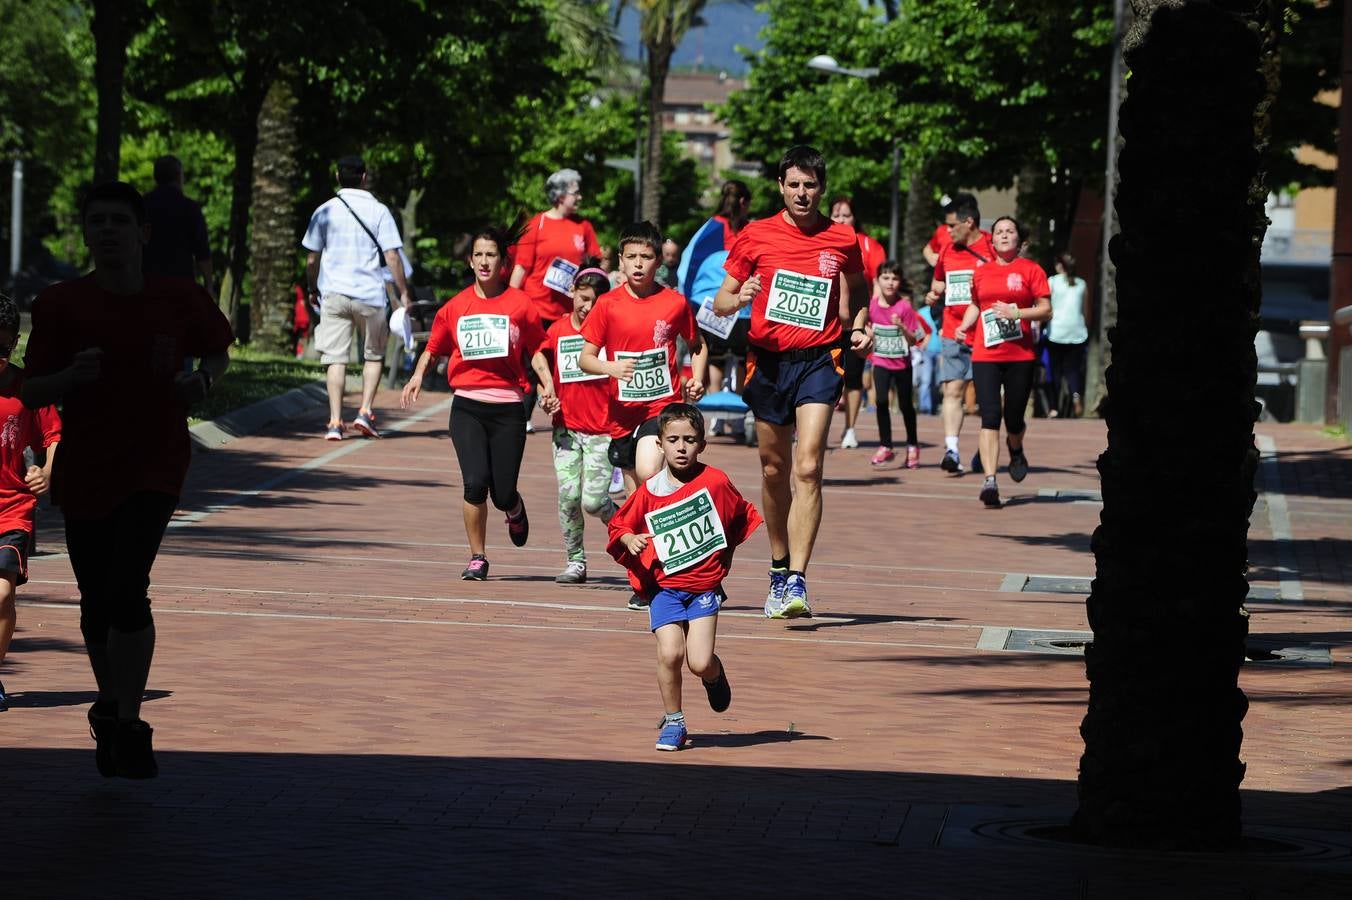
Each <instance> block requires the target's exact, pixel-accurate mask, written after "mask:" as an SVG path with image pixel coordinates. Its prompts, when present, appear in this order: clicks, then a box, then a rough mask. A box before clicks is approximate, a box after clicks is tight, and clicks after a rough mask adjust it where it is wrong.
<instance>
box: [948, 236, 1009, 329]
mask: <svg viewBox="0 0 1352 900" xmlns="http://www.w3.org/2000/svg"><path fill="white" fill-rule="evenodd" d="M993 259H995V248H994V247H992V246H991V236H990V235H989V234H987V233H986V232H984V231H983V232H981V233H980V236H979V237H978V238H977V239H976V240H975V241H969V242H967V243H966V244H964V245H963V246H961V247H959V246H958V245H957V244H949V245H948V246H947V247H945V248H944V249H942V250H940V251H939V259H938V260H937V261H936V262H935V263H934V280H935V281H942V282H944V285H945V288H944V296H943V303H944V321H943V325H942V327H941V328H940V329H939V334H940V335H942V336H943V337H946V338H952V337H953V332H954V331H956V330H957V328H958V326H959V325H961V324H962V316H963V313H965V312H967V304H969V303H970V302H971V300H972V275H973V273H975V272H976V270H977V269H978V268H980V267H981V266H983V265H985V264H986V263H988V262H990V261H991V260H993ZM971 344H972V333H971V332H968V333H967V345H968V346H971Z"/></svg>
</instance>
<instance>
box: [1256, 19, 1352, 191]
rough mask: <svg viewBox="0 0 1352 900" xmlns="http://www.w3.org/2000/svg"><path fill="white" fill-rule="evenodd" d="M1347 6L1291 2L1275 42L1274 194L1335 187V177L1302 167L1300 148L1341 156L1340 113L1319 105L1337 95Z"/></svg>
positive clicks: (1267, 162) (1270, 162)
mask: <svg viewBox="0 0 1352 900" xmlns="http://www.w3.org/2000/svg"><path fill="white" fill-rule="evenodd" d="M1345 2H1346V0H1288V2H1286V3H1285V4H1274V5H1275V6H1277V7H1279V10H1280V13H1281V23H1280V33H1279V35H1278V37H1277V46H1278V50H1277V52H1278V54H1279V75H1278V78H1279V80H1280V87H1279V88H1278V91H1277V96H1276V98H1275V100H1274V102H1273V104H1272V132H1271V138H1270V142H1269V144H1268V145H1267V152H1266V154H1265V157H1264V166H1265V168H1266V169H1267V171H1268V183H1269V184H1271V185H1272V187H1273V189H1274V190H1279V189H1282V188H1285V189H1286V190H1288V191H1292V192H1294V191H1295V190H1298V189H1299V188H1302V187H1316V186H1319V187H1331V186H1332V185H1333V175H1334V173H1333V171H1332V170H1330V169H1321V168H1318V167H1317V166H1313V165H1309V164H1307V163H1302V162H1301V161H1299V160H1297V159H1296V155H1295V151H1296V149H1297V148H1299V147H1301V146H1304V145H1309V146H1312V147H1314V148H1315V149H1317V150H1321V151H1323V152H1324V153H1327V154H1329V155H1330V156H1336V155H1337V151H1338V148H1337V145H1336V135H1337V129H1338V108H1337V107H1336V106H1333V105H1332V104H1331V103H1328V102H1322V101H1321V100H1320V99H1318V95H1319V94H1320V93H1321V92H1333V91H1336V90H1337V89H1338V82H1339V64H1340V61H1341V58H1342V54H1343V53H1346V52H1348V50H1347V49H1346V48H1344V47H1342V20H1343V4H1344V3H1345Z"/></svg>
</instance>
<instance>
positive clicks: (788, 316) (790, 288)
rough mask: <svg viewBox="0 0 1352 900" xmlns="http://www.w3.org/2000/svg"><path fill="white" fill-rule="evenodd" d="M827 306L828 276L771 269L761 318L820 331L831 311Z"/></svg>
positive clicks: (828, 299) (828, 304) (828, 295)
mask: <svg viewBox="0 0 1352 900" xmlns="http://www.w3.org/2000/svg"><path fill="white" fill-rule="evenodd" d="M834 314H835V311H834V310H833V309H832V308H831V279H829V278H821V277H818V276H816V275H800V274H799V273H797V272H789V271H787V270H785V269H778V270H776V271H775V277H774V278H773V279H771V281H770V299H769V300H767V301H766V303H765V318H767V319H769V320H770V321H771V322H779V323H781V324H783V325H796V326H797V327H799V328H810V329H812V330H813V331H821V330H822V329H824V328H825V327H826V320H827V318H829V317H830V316H832V315H834Z"/></svg>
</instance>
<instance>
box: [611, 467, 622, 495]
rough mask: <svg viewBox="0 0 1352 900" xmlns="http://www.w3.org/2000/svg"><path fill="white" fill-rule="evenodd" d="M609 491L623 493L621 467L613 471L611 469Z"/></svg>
mask: <svg viewBox="0 0 1352 900" xmlns="http://www.w3.org/2000/svg"><path fill="white" fill-rule="evenodd" d="M610 493H612V494H623V493H624V470H623V469H615V470H614V471H612V472H611V473H610Z"/></svg>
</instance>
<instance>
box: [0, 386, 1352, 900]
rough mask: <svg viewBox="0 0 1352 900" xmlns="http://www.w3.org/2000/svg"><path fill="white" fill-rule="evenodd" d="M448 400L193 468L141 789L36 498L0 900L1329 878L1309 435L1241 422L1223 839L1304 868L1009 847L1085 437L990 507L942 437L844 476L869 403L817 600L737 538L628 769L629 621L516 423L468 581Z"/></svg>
mask: <svg viewBox="0 0 1352 900" xmlns="http://www.w3.org/2000/svg"><path fill="white" fill-rule="evenodd" d="M382 403H383V404H384V408H385V409H392V407H393V406H394V396H393V395H392V394H389V395H386V394H383V395H382ZM447 412H448V408H447V397H446V395H445V394H437V393H429V394H426V395H424V399H423V402H422V404H421V405H420V407H419V410H418V412H417V414H416V415H414V416H411V417H403V416H402V414H399V413H398V412H397V411H393V410H392V411H391V412H389V413H387V414H386V415H385V416H384V417H383V423H384V424H385V425H386V426H387V427H393V428H395V429H398V430H394V431H391V432H390V433H389V435H388V436H387V437H386V438H385V439H383V440H381V441H359V440H352V441H345V442H343V443H342V444H339V445H334V444H328V443H325V442H323V441H320V440H317V439H316V437H315V435H316V434H317V433H318V427H319V424H320V420H319V419H318V418H316V419H313V420H309V421H301V422H297V423H295V424H294V425H291V426H287V427H284V428H277V429H273V430H271V431H269V432H267V433H265V434H262V435H259V436H255V437H250V438H245V439H241V440H239V441H237V442H235V443H233V444H231V445H230V446H229V447H228V448H226V449H224V450H220V451H215V452H213V453H210V454H204V455H202V456H199V458H198V459H197V461H196V463H195V468H194V471H193V474H192V476H191V478H190V483H189V490H188V492H187V494H186V496H185V497H184V503H183V511H182V512H181V513H180V515H179V517H178V520H177V521H176V526H175V528H174V529H173V530H172V531H171V533H170V535H169V537H168V539H167V540H166V543H165V546H164V548H163V551H162V552H161V554H160V559H159V563H158V565H157V567H156V570H155V587H154V589H153V596H154V599H155V609H156V612H157V627H158V631H159V652H158V655H157V657H156V663H155V669H154V671H153V672H152V674H151V685H150V687H151V698H152V699H151V701H150V702H149V703H148V704H147V706H146V709H145V716H146V718H147V719H148V720H150V721H151V722H152V724H153V725H154V726H155V727H156V729H157V731H156V736H155V739H156V746H157V749H158V755H159V759H160V765H161V770H162V775H161V777H160V778H159V779H157V780H155V781H152V782H147V783H132V782H127V781H122V780H111V781H103V780H102V779H99V778H98V776H97V775H96V774H95V772H94V767H93V764H92V745H91V742H90V741H89V739H88V736H87V735H86V734H85V729H84V712H85V708H86V706H87V705H88V703H89V702H90V701H91V699H92V691H91V684H92V681H91V677H90V675H89V673H88V668H87V665H86V663H85V661H84V657H83V653H82V650H81V647H80V643H79V630H78V610H77V608H76V606H75V602H76V593H75V590H74V585H73V579H72V577H71V573H70V568H69V563H68V562H67V560H66V559H65V558H64V557H63V556H62V555H61V554H60V550H61V549H62V546H61V531H60V527H59V518H58V517H57V515H56V514H55V513H48V514H46V516H45V517H44V519H43V528H42V532H41V536H40V541H41V545H42V548H43V549H44V550H45V551H47V552H48V554H49V555H45V556H40V557H38V558H37V559H35V560H34V561H33V564H32V573H31V574H32V577H33V581H32V583H30V585H28V586H27V587H26V588H24V589H23V591H22V593H21V599H20V613H19V615H20V626H19V629H20V630H19V633H18V637H17V638H16V641H15V645H14V648H13V651H12V653H11V656H10V659H9V660H8V661H7V663H6V670H5V672H4V673H3V677H4V679H5V682H6V684H7V685H8V686H9V687H10V689H11V690H12V691H13V692H14V693H15V694H16V699H15V703H14V708H13V709H11V710H10V711H9V712H7V713H4V714H0V785H3V788H2V789H0V822H3V823H4V826H5V827H4V828H3V834H4V839H5V848H6V853H5V862H4V869H3V871H4V876H3V878H4V881H3V882H0V883H2V884H4V885H5V890H4V894H6V895H8V894H9V893H10V890H9V888H10V887H11V886H13V887H14V889H15V896H20V894H19V889H20V888H26V889H28V890H29V891H39V892H41V893H44V894H50V895H74V894H85V893H96V892H97V893H100V894H111V895H122V894H126V895H132V894H145V893H151V894H167V893H170V892H173V893H184V894H192V895H196V896H218V895H219V896H229V895H234V896H238V895H249V896H260V895H270V894H280V893H286V894H289V895H297V896H309V895H316V896H317V895H329V896H331V895H333V894H335V893H336V894H358V893H360V894H373V893H379V894H381V895H389V896H396V895H401V894H449V893H452V892H459V893H470V892H473V893H474V894H477V895H486V894H508V893H522V892H527V891H529V892H532V893H544V894H550V893H558V894H564V893H568V894H577V893H579V892H584V891H585V892H586V893H590V894H600V895H609V894H623V893H639V892H644V893H651V892H658V891H662V890H672V889H676V890H680V889H682V887H683V886H684V885H689V886H690V887H709V888H713V889H716V890H721V891H730V890H738V889H740V890H749V891H757V892H769V891H770V890H779V891H783V892H788V893H803V894H807V893H819V892H821V891H823V890H827V889H830V890H833V891H835V892H837V893H843V894H847V895H857V894H864V893H869V894H883V893H887V894H901V895H912V896H955V897H968V896H1000V895H1013V894H1016V893H1017V894H1020V895H1028V896H1045V897H1086V896H1088V897H1102V896H1147V895H1149V896H1197V895H1198V894H1199V893H1200V892H1201V891H1203V890H1204V891H1205V893H1206V895H1207V896H1217V897H1222V896H1236V897H1240V896H1242V897H1254V896H1263V897H1266V896H1288V895H1292V894H1302V893H1303V894H1304V895H1305V896H1311V897H1314V896H1335V895H1340V894H1341V895H1342V896H1346V879H1347V876H1348V874H1349V873H1350V872H1352V798H1350V797H1349V791H1348V788H1347V787H1346V785H1347V783H1348V777H1349V771H1352V769H1349V767H1352V758H1350V757H1352V753H1350V752H1349V750H1348V747H1349V746H1352V740H1350V739H1352V718H1349V716H1348V715H1347V713H1346V711H1345V710H1346V708H1347V704H1348V700H1349V695H1352V679H1350V678H1349V676H1348V674H1347V672H1348V663H1349V662H1352V633H1350V632H1349V631H1348V629H1347V626H1346V617H1347V614H1348V612H1349V611H1350V610H1352V588H1349V581H1350V580H1352V579H1350V578H1349V576H1350V575H1352V571H1349V569H1350V568H1352V552H1349V550H1350V548H1349V543H1350V542H1352V451H1349V448H1348V447H1347V446H1346V444H1345V443H1344V442H1341V441H1338V440H1336V439H1333V438H1329V437H1326V436H1324V435H1322V434H1321V433H1319V432H1318V431H1317V430H1314V429H1309V428H1299V427H1293V426H1286V427H1280V426H1278V427H1268V426H1264V427H1263V428H1262V430H1261V435H1262V438H1263V441H1264V443H1263V446H1264V447H1266V448H1268V449H1269V451H1270V455H1269V456H1267V457H1266V459H1265V463H1264V465H1263V468H1262V471H1261V473H1260V477H1261V481H1262V483H1261V489H1262V490H1263V491H1264V493H1263V494H1262V495H1261V496H1260V501H1259V504H1258V506H1257V508H1256V509H1255V512H1254V517H1253V527H1252V557H1253V577H1254V588H1255V591H1254V593H1255V599H1253V600H1252V601H1251V603H1250V608H1251V610H1252V612H1253V614H1254V618H1253V623H1252V631H1253V634H1254V642H1253V645H1254V647H1255V648H1256V649H1265V650H1266V651H1268V652H1269V653H1271V654H1273V655H1275V656H1283V655H1284V656H1286V657H1291V659H1288V661H1286V662H1269V663H1263V664H1255V665H1251V666H1249V667H1246V669H1245V671H1244V673H1243V679H1242V681H1243V686H1244V688H1245V690H1246V691H1247V692H1248V694H1249V697H1250V699H1251V701H1252V708H1251V710H1250V713H1249V716H1248V718H1247V719H1246V721H1245V733H1246V741H1245V747H1244V758H1245V759H1246V761H1247V762H1248V765H1249V769H1248V778H1247V780H1246V782H1245V804H1246V806H1245V809H1246V824H1247V828H1248V831H1249V833H1250V834H1251V835H1253V836H1254V837H1255V838H1268V839H1282V840H1287V841H1289V842H1293V844H1294V846H1296V847H1298V848H1299V849H1298V850H1292V851H1291V852H1288V853H1286V854H1262V853H1257V852H1253V853H1248V854H1240V855H1233V856H1230V857H1226V858H1219V859H1218V858H1208V857H1188V856H1184V857H1164V856H1155V855H1148V854H1124V853H1108V852H1104V851H1098V850H1094V849H1090V848H1077V847H1073V846H1068V845H1064V844H1058V843H1052V842H1049V841H1045V840H1038V839H1036V838H1035V837H1032V836H1030V829H1033V828H1034V827H1036V826H1039V825H1041V826H1046V825H1055V824H1057V823H1060V822H1063V821H1064V820H1065V818H1066V817H1067V816H1068V814H1069V812H1070V811H1071V810H1073V808H1074V804H1075V785H1074V779H1075V773H1076V765H1077V761H1078V756H1079V753H1080V750H1081V742H1080V739H1079V736H1078V732H1077V727H1078V724H1079V720H1080V718H1081V716H1082V714H1083V707H1084V702H1085V697H1086V685H1085V681H1084V675H1083V664H1082V660H1081V658H1080V656H1078V655H1077V654H1076V653H1075V651H1074V649H1073V648H1074V642H1075V641H1076V640H1083V638H1084V637H1085V632H1087V628H1088V626H1087V623H1086V620H1085V610H1084V602H1083V599H1084V583H1086V582H1087V581H1088V579H1089V578H1090V577H1091V576H1092V574H1093V559H1092V557H1091V556H1090V555H1089V553H1088V546H1089V536H1090V534H1091V532H1092V530H1093V528H1094V526H1095V524H1096V523H1097V520H1098V513H1099V509H1100V504H1099V502H1098V500H1097V487H1098V485H1097V474H1096V471H1095V469H1094V460H1095V457H1096V456H1097V454H1098V452H1099V451H1100V449H1101V448H1102V445H1103V441H1104V433H1103V426H1102V423H1099V422H1096V421H1055V420H1036V421H1034V422H1033V423H1032V430H1031V432H1030V437H1029V444H1028V446H1029V455H1030V458H1031V460H1032V463H1033V469H1032V473H1031V474H1030V476H1029V478H1028V480H1027V481H1025V482H1024V483H1023V484H1022V485H1018V486H1015V485H1012V484H1010V483H1008V481H1007V480H1002V481H1003V484H1002V489H1003V491H1004V493H1005V495H1006V498H1007V499H1008V501H1009V503H1008V505H1007V506H1006V508H1005V509H1002V510H998V511H988V510H985V509H983V508H982V507H981V505H980V504H979V503H978V501H977V499H976V493H977V491H978V489H979V483H978V480H977V479H976V478H975V477H973V476H968V477H966V478H951V477H948V476H946V475H944V474H943V473H942V472H940V470H939V469H938V468H937V466H936V465H935V463H937V461H938V456H939V454H938V450H937V449H936V447H935V446H934V445H935V443H936V441H938V438H939V429H938V422H937V419H935V418H932V417H925V416H922V417H921V435H922V438H923V440H924V441H925V447H924V450H923V457H922V462H923V463H924V465H923V467H922V468H921V469H919V470H916V471H907V470H905V469H903V468H898V467H896V466H895V465H894V466H892V467H888V468H886V469H883V470H881V471H879V470H874V469H872V468H871V467H870V466H869V463H868V459H869V456H870V455H871V452H872V449H871V447H869V446H867V445H868V444H869V442H870V441H869V438H870V437H872V436H873V435H875V434H876V431H875V430H874V429H873V421H872V416H871V415H868V414H865V415H864V416H863V421H862V427H861V429H860V431H861V437H863V438H864V439H865V443H866V446H865V447H862V448H860V449H858V450H853V451H840V450H834V451H832V452H831V454H830V455H829V457H828V460H827V463H826V472H827V482H826V489H825V490H826V525H825V527H824V528H823V531H822V537H821V540H820V542H819V544H818V547H817V554H816V558H815V560H814V562H813V565H812V569H811V573H810V574H811V583H812V591H813V595H814V608H815V609H816V610H817V616H816V617H815V618H813V619H811V620H799V621H796V622H769V621H766V620H765V619H763V618H762V617H761V616H760V613H759V607H760V601H761V597H762V596H763V593H764V574H763V572H764V567H765V561H766V558H767V544H766V540H765V536H764V531H763V530H762V531H761V532H760V533H758V534H757V535H756V536H755V537H754V538H753V540H752V541H751V543H750V545H749V546H748V547H746V548H745V549H744V550H743V551H742V552H741V554H740V555H739V560H740V562H739V564H738V566H737V568H736V571H735V574H734V575H733V577H732V578H731V579H730V581H729V583H728V585H727V587H728V590H729V594H730V603H729V606H728V609H727V611H726V612H725V613H724V614H723V616H722V617H721V618H722V622H721V623H720V628H719V631H720V635H719V638H720V653H721V655H722V656H723V658H724V659H725V660H726V661H727V664H728V670H729V673H730V676H731V680H732V684H733V689H734V702H733V706H732V709H731V710H730V711H729V712H728V713H727V714H725V715H722V716H719V715H714V714H713V713H711V712H709V710H708V709H707V707H706V706H705V704H704V698H703V696H702V692H701V691H700V690H699V688H698V686H697V685H696V686H694V694H693V695H691V694H689V693H687V702H686V706H687V713H688V717H689V720H690V723H691V726H692V732H693V737H694V741H695V743H694V747H693V748H692V749H690V750H688V751H686V752H682V753H679V754H658V753H656V752H655V751H654V750H653V749H652V743H653V740H654V738H655V736H656V729H655V727H654V725H655V723H656V721H657V719H658V718H659V716H660V713H661V708H660V703H659V702H658V698H657V691H656V685H655V684H654V677H653V667H654V664H653V648H652V639H651V638H650V637H649V636H648V635H647V633H646V628H645V622H646V618H645V617H643V616H641V615H639V614H636V613H631V612H629V611H627V610H626V609H625V608H624V604H625V600H626V598H627V596H628V590H627V588H626V586H625V583H624V580H623V577H622V573H621V572H620V570H619V569H618V567H617V566H615V565H614V564H613V563H612V562H611V561H610V560H609V559H608V558H607V557H605V555H604V553H603V551H602V549H601V548H602V544H603V541H602V531H601V529H600V528H599V527H596V526H595V524H594V523H589V527H588V532H587V537H588V548H589V552H590V555H591V575H592V581H591V583H590V584H588V585H586V586H582V587H571V588H565V587H560V586H557V585H555V584H554V583H553V576H554V575H555V573H556V572H557V571H558V570H559V569H560V567H561V565H562V552H561V549H560V546H559V539H558V530H557V525H556V523H555V521H554V515H553V509H554V500H553V496H554V475H553V469H552V466H551V463H550V459H549V453H550V451H549V437H548V435H547V434H546V433H540V434H537V435H535V436H534V437H532V438H530V440H529V442H528V449H527V462H526V465H525V467H524V475H523V479H522V490H523V493H524V494H525V497H526V500H527V504H528V506H529V508H530V510H531V513H532V525H533V529H532V532H533V533H532V539H531V544H530V546H529V547H527V548H525V549H521V550H518V549H515V548H512V547H511V546H510V544H509V543H508V541H507V540H506V535H505V529H504V528H503V527H502V525H501V521H500V519H499V518H498V517H497V516H496V515H495V516H494V517H493V519H492V521H491V524H490V532H489V543H490V547H489V555H490V558H491V560H492V574H493V578H492V580H490V581H488V582H486V583H483V584H477V583H466V582H461V581H459V580H458V574H459V571H460V569H461V568H462V567H463V565H464V562H465V559H466V555H467V551H466V548H465V544H464V539H463V531H462V527H461V523H460V507H459V475H458V472H457V470H456V467H455V464H454V459H453V456H452V453H451V447H450V443H449V439H448V437H447V433H446V427H445V426H446V415H447ZM973 424H974V423H971V422H969V431H968V436H967V441H966V446H965V449H964V453H965V454H967V455H970V454H971V453H972V451H973V450H974V449H975V429H974V428H971V427H970V426H971V425H973ZM838 428H839V424H837V433H836V434H835V435H833V437H838ZM1268 441H1270V442H1271V443H1268ZM708 459H709V460H710V461H711V462H713V463H714V464H716V465H719V466H720V467H723V468H725V469H726V470H728V471H729V472H730V473H731V475H732V477H733V479H734V481H735V482H737V483H738V484H739V485H741V486H742V487H743V489H744V490H745V492H746V493H747V494H748V496H750V497H751V498H752V499H753V500H757V501H758V500H759V475H758V467H757V461H756V456H755V453H754V451H751V450H747V449H745V448H742V447H739V446H735V445H733V444H732V443H731V441H730V440H729V439H716V440H715V441H713V443H712V444H711V449H710V452H709V456H708ZM1279 486H1280V492H1278V487H1279ZM1161 514H1162V515H1167V514H1168V510H1167V506H1164V505H1162V507H1161ZM1056 640H1060V641H1062V642H1064V643H1066V644H1067V646H1066V647H1065V648H1061V649H1060V650H1059V652H1058V648H1057V647H1056V646H1055V645H1054V644H1053V643H1052V642H1053V641H1056ZM1016 646H1025V647H1030V648H1032V649H1031V651H1029V650H1024V651H1019V650H1012V649H1005V648H1006V647H1016ZM1295 657H1302V658H1300V659H1296V658H1295ZM114 871H116V872H117V873H118V874H117V876H116V878H114V879H112V880H111V881H110V875H109V873H110V872H114ZM133 871H137V872H140V873H141V874H139V875H132V874H131V873H132V872H133ZM677 885H681V887H678V886H677Z"/></svg>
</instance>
